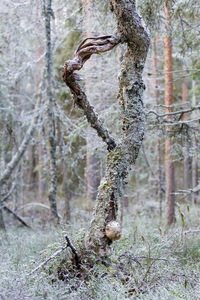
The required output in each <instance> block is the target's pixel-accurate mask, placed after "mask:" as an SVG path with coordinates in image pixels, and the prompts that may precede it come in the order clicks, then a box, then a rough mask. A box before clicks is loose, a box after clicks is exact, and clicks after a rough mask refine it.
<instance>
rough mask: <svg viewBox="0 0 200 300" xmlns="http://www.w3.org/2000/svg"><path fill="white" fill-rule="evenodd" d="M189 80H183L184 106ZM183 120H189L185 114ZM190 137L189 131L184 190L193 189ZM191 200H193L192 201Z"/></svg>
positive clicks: (187, 135) (186, 99)
mask: <svg viewBox="0 0 200 300" xmlns="http://www.w3.org/2000/svg"><path fill="white" fill-rule="evenodd" d="M187 84H188V81H187V78H186V77H184V78H183V82H182V102H183V105H184V104H186V103H187V102H188V90H187ZM183 119H184V120H186V119H187V114H186V113H184V114H183ZM190 144H191V142H190V137H189V132H188V130H187V132H186V140H185V151H184V163H183V166H184V189H185V190H187V189H190V188H191V180H190V179H191V175H190V170H191V167H190V166H191V163H190ZM190 200H191V199H190Z"/></svg>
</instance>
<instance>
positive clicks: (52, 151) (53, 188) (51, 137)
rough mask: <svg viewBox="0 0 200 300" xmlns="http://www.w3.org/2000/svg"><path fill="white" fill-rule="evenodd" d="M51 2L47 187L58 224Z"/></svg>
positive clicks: (48, 7) (49, 13)
mask: <svg viewBox="0 0 200 300" xmlns="http://www.w3.org/2000/svg"><path fill="white" fill-rule="evenodd" d="M51 2H52V1H51V0H48V1H47V5H46V6H45V2H44V13H45V30H46V69H47V87H46V88H47V98H48V141H49V156H50V157H49V161H50V186H49V195H48V198H49V203H50V206H51V213H52V216H53V217H54V218H55V220H56V221H57V222H58V221H59V217H58V212H57V203H56V193H57V166H56V136H55V114H54V101H55V100H54V99H53V92H52V45H51V18H52V16H53V11H52V8H51Z"/></svg>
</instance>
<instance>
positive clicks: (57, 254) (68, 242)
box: [26, 235, 80, 277]
mask: <svg viewBox="0 0 200 300" xmlns="http://www.w3.org/2000/svg"><path fill="white" fill-rule="evenodd" d="M65 239H66V240H67V245H66V246H63V247H62V248H61V249H60V250H58V251H56V252H55V253H53V254H52V255H51V256H49V257H48V258H47V259H46V260H45V261H43V262H42V263H41V264H40V265H39V266H37V267H36V268H35V269H34V270H32V271H31V272H30V273H29V274H27V275H26V277H28V276H30V275H33V274H34V273H35V272H37V271H38V270H40V269H41V268H43V267H44V266H45V265H46V264H47V263H48V262H49V261H50V260H52V259H54V258H55V257H57V256H59V255H60V254H61V253H62V252H63V251H64V250H65V249H67V248H68V247H69V248H70V249H71V250H72V253H73V254H74V256H75V263H76V266H77V267H78V266H79V265H80V259H79V256H78V254H77V251H76V248H75V247H74V246H73V244H72V242H71V241H70V238H69V237H68V236H67V235H66V236H65Z"/></svg>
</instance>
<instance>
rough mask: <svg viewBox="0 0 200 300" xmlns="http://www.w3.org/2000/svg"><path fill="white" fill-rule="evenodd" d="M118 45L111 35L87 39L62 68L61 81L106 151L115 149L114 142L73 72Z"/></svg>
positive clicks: (117, 41) (115, 38) (116, 38)
mask: <svg viewBox="0 0 200 300" xmlns="http://www.w3.org/2000/svg"><path fill="white" fill-rule="evenodd" d="M119 43H120V38H119V37H117V36H111V35H106V36H100V37H96V38H95V37H94V38H87V39H85V40H83V41H82V42H81V43H80V45H79V46H78V48H77V50H76V52H75V56H74V58H73V59H71V60H67V61H66V62H65V64H64V68H63V80H64V82H65V83H66V85H67V86H68V87H69V88H70V90H71V91H72V93H73V95H74V101H75V103H76V104H77V106H78V107H80V108H81V109H82V110H83V112H84V114H85V116H86V118H87V120H88V122H89V123H90V125H91V126H92V128H94V129H95V130H96V131H97V134H98V135H99V136H100V137H101V138H102V139H103V141H104V142H106V143H107V149H108V151H111V150H113V149H114V148H115V147H116V142H115V140H114V139H113V137H111V136H110V134H109V132H108V130H107V129H106V128H104V126H103V123H102V122H101V120H100V119H99V117H98V114H97V113H96V112H95V111H94V108H93V106H91V105H90V103H89V101H88V100H87V96H86V94H85V92H84V91H83V89H82V87H81V86H80V85H79V83H78V80H80V77H79V75H78V74H76V73H74V71H76V70H80V69H81V68H82V67H83V65H84V63H85V62H86V61H87V60H88V59H89V58H90V57H91V55H92V54H98V53H102V52H106V51H109V50H111V49H112V48H114V47H115V46H116V45H118V44H119Z"/></svg>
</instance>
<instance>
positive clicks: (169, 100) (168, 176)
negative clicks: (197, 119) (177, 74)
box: [164, 0, 175, 225]
mask: <svg viewBox="0 0 200 300" xmlns="http://www.w3.org/2000/svg"><path fill="white" fill-rule="evenodd" d="M171 13H172V11H171V0H170V1H167V0H165V1H164V16H165V36H164V72H165V106H166V113H168V112H169V111H173V107H172V105H173V73H172V72H173V60H172V36H171V32H170V30H171ZM166 131H167V137H166V140H165V201H166V222H167V224H168V225H171V224H172V223H173V222H174V219H175V195H174V191H175V179H174V164H173V158H172V141H171V138H170V132H169V131H170V128H169V127H168V126H166Z"/></svg>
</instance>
